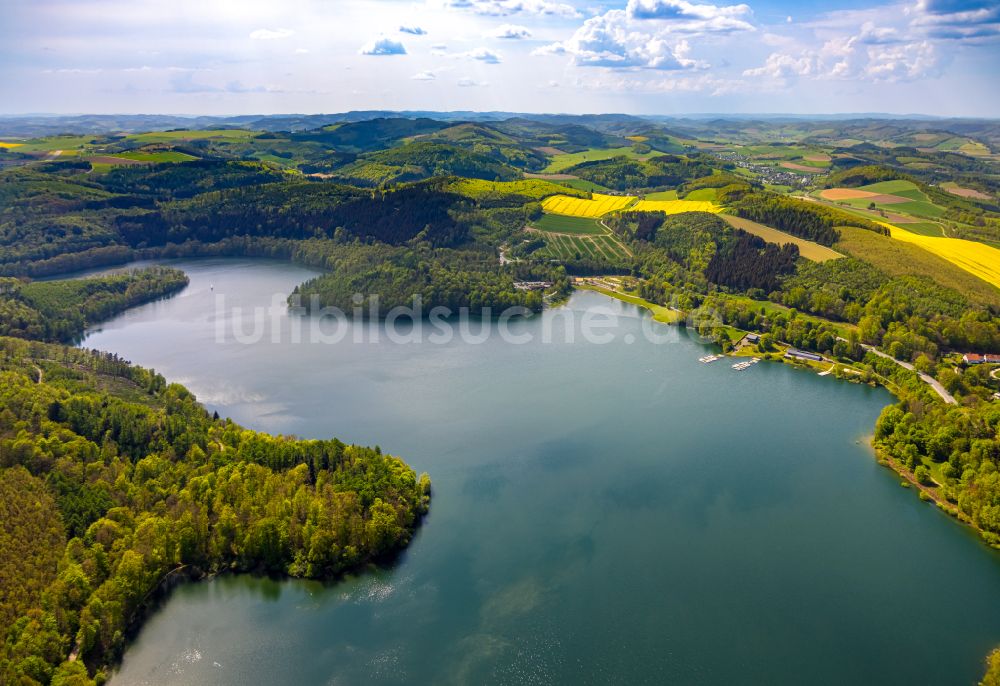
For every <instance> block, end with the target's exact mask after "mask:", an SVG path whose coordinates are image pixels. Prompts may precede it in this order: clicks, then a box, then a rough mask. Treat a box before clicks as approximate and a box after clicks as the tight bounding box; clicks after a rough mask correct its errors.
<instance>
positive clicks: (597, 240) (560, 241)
mask: <svg viewBox="0 0 1000 686" xmlns="http://www.w3.org/2000/svg"><path fill="white" fill-rule="evenodd" d="M539 233H541V234H542V235H543V236H544V238H545V247H544V248H541V249H539V250H537V251H535V253H534V255H535V256H537V257H541V258H549V259H553V260H560V261H573V260H578V259H585V260H587V259H589V260H599V261H607V262H612V263H615V262H620V261H621V260H622V259H624V258H626V257H628V256H629V251H628V249H627V248H626V247H625V246H624V245H622V244H621V243H620V242H619V241H618V240H617V239H615V238H613V237H612V236H611V235H610V234H608V233H607V232H604V233H601V234H599V235H592V236H567V235H565V234H561V233H549V232H545V231H542V232H539Z"/></svg>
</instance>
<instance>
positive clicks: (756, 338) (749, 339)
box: [743, 333, 760, 344]
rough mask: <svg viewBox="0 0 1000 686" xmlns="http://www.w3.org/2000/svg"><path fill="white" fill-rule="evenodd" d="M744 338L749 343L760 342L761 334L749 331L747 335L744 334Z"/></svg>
mask: <svg viewBox="0 0 1000 686" xmlns="http://www.w3.org/2000/svg"><path fill="white" fill-rule="evenodd" d="M743 340H744V341H746V342H747V343H748V344H751V343H752V344H757V343H760V336H759V335H758V334H755V333H748V334H747V335H746V336H744V338H743Z"/></svg>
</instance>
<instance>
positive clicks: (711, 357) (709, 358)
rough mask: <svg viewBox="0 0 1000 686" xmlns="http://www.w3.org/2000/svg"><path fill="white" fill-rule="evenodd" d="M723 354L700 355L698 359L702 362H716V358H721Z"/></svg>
mask: <svg viewBox="0 0 1000 686" xmlns="http://www.w3.org/2000/svg"><path fill="white" fill-rule="evenodd" d="M722 357H723V356H722V355H705V356H704V357H699V358H698V361H699V362H701V363H702V364H709V363H710V362H715V361H716V360H721V359H722Z"/></svg>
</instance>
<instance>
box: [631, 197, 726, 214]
mask: <svg viewBox="0 0 1000 686" xmlns="http://www.w3.org/2000/svg"><path fill="white" fill-rule="evenodd" d="M629 209H630V210H634V211H636V212H663V213H665V214H680V213H681V212H711V213H713V214H718V213H719V212H722V207H721V206H719V205H716V204H715V203H714V202H710V201H708V200H640V201H639V202H637V203H636V204H635V205H634V206H632V207H630V208H629Z"/></svg>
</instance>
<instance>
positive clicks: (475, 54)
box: [454, 48, 503, 64]
mask: <svg viewBox="0 0 1000 686" xmlns="http://www.w3.org/2000/svg"><path fill="white" fill-rule="evenodd" d="M454 57H464V58H467V59H470V60H478V61H479V62H483V63H485V64H500V63H501V62H502V61H503V60H502V59H501V57H500V55H499V54H498V53H495V52H493V51H492V50H488V49H486V48H476V49H475V50H469V51H468V52H459V53H456V54H455V55H454Z"/></svg>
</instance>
